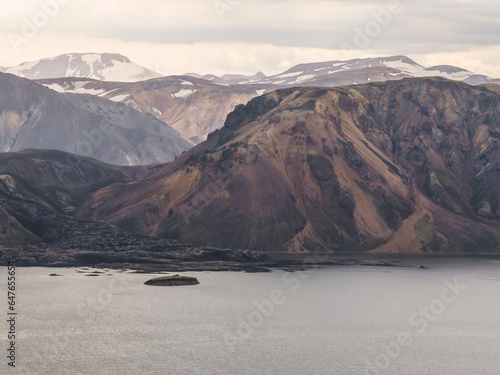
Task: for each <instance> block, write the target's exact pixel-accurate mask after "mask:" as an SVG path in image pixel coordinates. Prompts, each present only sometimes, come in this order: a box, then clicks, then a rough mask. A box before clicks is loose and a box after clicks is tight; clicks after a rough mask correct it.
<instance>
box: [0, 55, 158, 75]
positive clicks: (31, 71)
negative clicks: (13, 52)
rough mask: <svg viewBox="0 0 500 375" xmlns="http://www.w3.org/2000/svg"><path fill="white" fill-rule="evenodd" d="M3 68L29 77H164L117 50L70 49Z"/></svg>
mask: <svg viewBox="0 0 500 375" xmlns="http://www.w3.org/2000/svg"><path fill="white" fill-rule="evenodd" d="M2 72H4V73H11V74H15V75H17V76H19V77H24V78H28V79H46V78H61V77H80V78H92V79H98V80H102V81H118V82H137V81H144V80H147V79H152V78H158V77H161V74H158V73H156V72H153V71H152V70H149V69H146V68H144V67H142V66H140V65H138V64H136V63H134V62H132V61H130V60H129V59H128V58H127V57H125V56H123V55H119V54H116V53H114V54H113V53H70V54H66V55H60V56H56V57H51V58H45V59H41V60H36V61H31V62H25V63H23V64H20V65H18V66H13V67H10V68H3V71H2Z"/></svg>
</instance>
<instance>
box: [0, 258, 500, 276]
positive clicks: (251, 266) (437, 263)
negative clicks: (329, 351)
mask: <svg viewBox="0 0 500 375" xmlns="http://www.w3.org/2000/svg"><path fill="white" fill-rule="evenodd" d="M266 255H267V257H266V258H265V259H263V260H259V261H251V260H247V261H227V260H207V261H185V260H179V259H160V258H158V259H154V260H153V261H151V260H152V259H150V258H149V259H142V260H140V261H139V262H138V260H139V259H133V260H132V259H131V260H130V261H123V260H122V261H119V262H112V263H111V262H109V263H108V262H98V263H87V262H60V261H59V262H53V263H47V264H31V265H28V264H23V263H22V262H21V263H17V266H18V267H46V268H68V267H70V268H78V267H91V268H97V269H113V270H133V271H134V272H137V273H160V272H207V271H208V272H228V271H230V272H252V273H257V272H271V271H273V270H285V271H289V272H297V271H306V270H310V269H314V268H325V267H332V266H344V267H345V266H347V267H350V266H360V267H389V268H391V267H392V268H421V269H431V268H436V267H443V266H447V265H450V264H452V263H454V262H457V261H461V260H463V261H471V260H478V261H479V260H499V261H500V254H435V255H429V254H388V253H384V254H360V253H335V254H331V255H329V256H328V259H323V258H321V257H322V256H325V255H327V254H326V253H324V254H317V255H316V257H315V256H314V255H313V254H307V253H301V254H287V253H270V254H266ZM14 261H15V259H14ZM0 266H2V264H0Z"/></svg>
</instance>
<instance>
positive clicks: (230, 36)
mask: <svg viewBox="0 0 500 375" xmlns="http://www.w3.org/2000/svg"><path fill="white" fill-rule="evenodd" d="M54 4H55V5H54ZM0 7H1V8H0V9H1V12H0V66H12V65H17V64H19V63H21V62H25V61H31V60H36V59H40V58H43V57H51V56H56V55H60V54H63V53H70V52H116V53H121V54H123V55H126V56H128V57H129V58H130V59H131V60H133V61H135V62H137V63H139V64H141V65H144V66H147V67H149V68H151V69H153V70H156V71H159V72H160V73H163V74H182V73H186V72H198V73H202V74H205V73H214V74H222V73H246V74H249V73H252V74H253V73H256V72H257V71H258V70H262V71H263V72H264V73H266V74H268V75H269V74H274V73H278V72H281V71H283V70H285V69H287V68H289V67H291V66H293V65H295V64H298V63H302V62H313V61H323V60H343V59H347V58H353V57H376V56H389V55H407V56H409V57H410V58H412V59H414V60H415V61H417V62H419V63H421V64H423V65H426V66H431V65H441V64H451V65H456V66H460V67H463V68H466V69H469V70H472V71H474V72H476V73H482V74H487V75H490V76H494V77H500V44H499V41H500V1H499V0H474V1H470V0H391V1H385V0H345V1H344V0H340V1H335V0H334V1H328V0H307V1H306V0H302V1H298V0H216V1H214V0H0Z"/></svg>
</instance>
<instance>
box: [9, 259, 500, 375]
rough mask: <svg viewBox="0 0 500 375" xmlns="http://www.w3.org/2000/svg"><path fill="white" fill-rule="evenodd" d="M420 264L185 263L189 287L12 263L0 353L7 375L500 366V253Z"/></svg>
mask: <svg viewBox="0 0 500 375" xmlns="http://www.w3.org/2000/svg"><path fill="white" fill-rule="evenodd" d="M403 262H404V263H407V264H413V263H412V262H411V261H408V260H404V261H403ZM419 262H424V263H425V265H426V266H428V267H429V269H418V267H408V268H392V267H391V268H388V267H360V266H352V267H344V266H335V267H329V268H324V269H315V270H309V271H306V272H295V273H290V272H284V271H274V272H272V273H267V274H266V273H263V274H246V273H231V272H227V273H189V274H186V275H190V276H195V277H197V278H198V280H199V281H200V283H201V284H200V285H197V286H187V287H148V286H144V285H142V284H143V282H145V281H146V280H148V279H149V278H151V277H152V275H144V274H134V273H123V272H122V273H120V272H117V271H110V272H107V273H108V275H104V274H103V275H101V276H99V277H88V276H85V275H84V274H82V273H77V272H76V271H77V270H76V269H47V268H18V269H17V278H18V289H17V299H18V301H17V303H18V314H19V315H18V317H17V319H18V321H17V329H18V333H19V334H18V340H17V365H18V366H17V368H16V369H15V370H12V369H10V368H8V367H7V359H6V358H5V356H3V355H2V358H3V359H1V362H2V363H0V366H1V368H2V371H1V373H2V374H4V373H5V374H10V373H12V374H30V375H31V374H122V375H123V374H125V375H126V374H134V375H135V374H176V375H181V374H231V375H235V374H270V375H271V374H272V375H279V374H286V375H299V374H300V375H304V374H340V375H350V374H359V375H362V374H394V375H405V374H409V375H410V374H411V375H417V374H418V375H459V374H463V375H475V374H478V375H490V374H491V375H498V374H500V355H499V349H498V348H499V347H500V260H495V259H474V258H462V259H444V258H443V259H438V260H428V259H427V260H420V261H419ZM419 264H420V263H419ZM52 272H55V273H59V274H62V275H63V277H49V274H50V273H52ZM6 273H7V272H6V268H0V277H1V288H2V291H3V293H2V295H3V296H4V297H3V300H2V301H1V305H2V307H1V308H0V312H2V315H3V317H2V322H3V323H2V324H1V325H0V326H1V327H3V329H2V330H1V331H2V332H4V333H2V334H1V337H0V344H1V347H2V349H6V348H7V337H6V336H7V334H6V333H7V324H6V316H7V315H6V314H7V303H6V302H7V297H6V283H7V281H6V278H7V275H6ZM272 301H274V302H272ZM2 351H3V352H4V353H5V352H6V350H2Z"/></svg>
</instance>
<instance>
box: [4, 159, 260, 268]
mask: <svg viewBox="0 0 500 375" xmlns="http://www.w3.org/2000/svg"><path fill="white" fill-rule="evenodd" d="M74 157H75V155H72V156H71V155H70V156H68V155H67V154H66V153H63V152H59V151H46V150H27V151H21V152H15V153H7V154H4V153H0V265H6V264H7V262H8V261H10V260H12V259H16V264H18V265H21V266H40V265H43V266H77V265H89V264H93V265H95V264H102V265H103V266H104V267H106V266H109V265H110V264H111V265H113V266H120V265H121V266H122V267H127V266H128V267H134V268H142V267H148V268H149V269H154V268H158V269H160V270H161V269H164V268H165V267H168V268H169V269H176V267H178V266H179V261H181V260H182V261H184V262H186V261H187V262H189V261H196V262H202V264H201V265H198V266H196V265H195V266H194V268H197V267H198V268H199V267H201V268H202V269H203V267H209V268H210V269H228V268H236V269H241V267H242V263H243V264H245V263H249V264H250V266H249V267H254V265H252V264H253V262H255V261H258V260H262V256H261V255H259V254H255V253H252V252H231V251H227V250H221V249H213V248H196V247H193V246H190V245H185V244H181V243H179V242H177V241H171V240H163V239H159V238H152V237H149V236H146V235H143V234H137V233H129V232H125V231H122V230H120V229H118V228H116V227H113V226H111V225H109V224H106V223H104V222H99V221H94V220H78V219H76V218H74V217H73V216H74V214H75V213H76V212H78V211H79V210H78V207H79V206H80V205H81V204H82V203H83V202H85V200H86V199H87V198H88V196H89V195H90V194H91V193H92V192H94V191H97V190H98V189H100V188H102V187H103V186H108V185H112V184H115V185H118V184H124V183H127V182H131V181H140V180H141V179H142V178H144V176H146V175H147V174H150V173H154V172H155V170H157V167H117V166H112V165H108V164H104V163H101V162H98V161H96V160H93V159H88V158H79V163H78V164H74V163H71V162H68V160H72V159H73V158H74ZM207 260H208V261H210V260H213V261H217V264H214V265H211V266H207V265H203V262H205V261H207ZM184 262H183V264H184V267H189V265H188V264H189V263H188V264H186V263H184Z"/></svg>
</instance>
